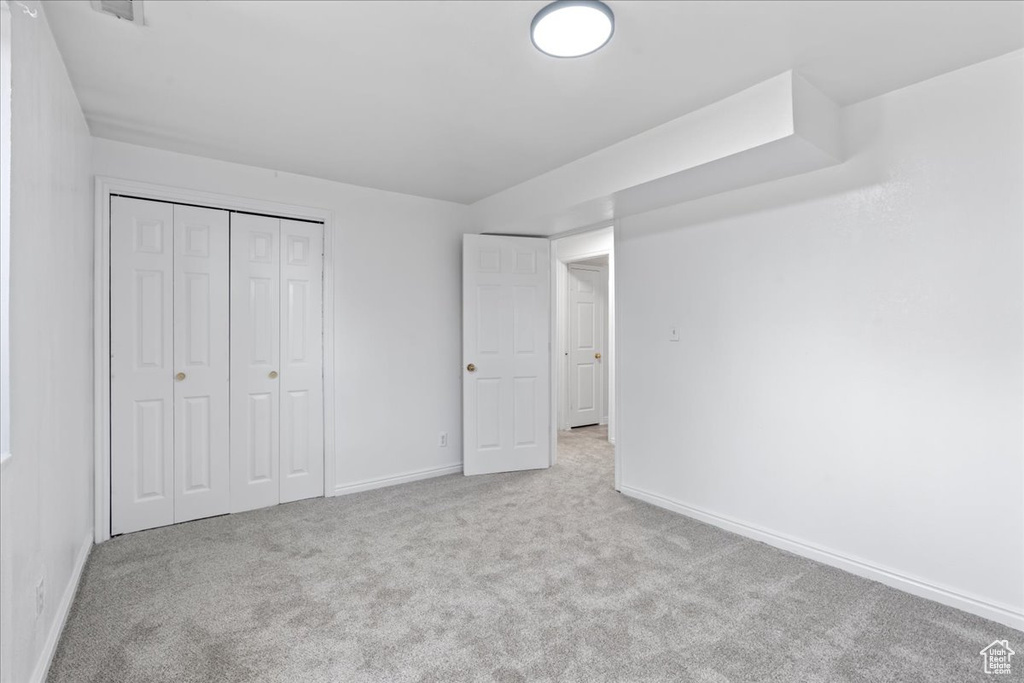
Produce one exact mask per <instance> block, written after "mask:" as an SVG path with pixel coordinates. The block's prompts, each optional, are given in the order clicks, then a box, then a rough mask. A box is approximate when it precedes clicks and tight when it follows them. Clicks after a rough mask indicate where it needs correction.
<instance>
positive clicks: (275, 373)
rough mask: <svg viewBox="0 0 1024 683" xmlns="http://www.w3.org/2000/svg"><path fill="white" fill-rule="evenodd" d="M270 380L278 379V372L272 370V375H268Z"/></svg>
mask: <svg viewBox="0 0 1024 683" xmlns="http://www.w3.org/2000/svg"><path fill="white" fill-rule="evenodd" d="M267 377H269V378H270V379H277V370H271V371H270V374H269V375H267Z"/></svg>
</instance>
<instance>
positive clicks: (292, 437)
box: [280, 220, 324, 503]
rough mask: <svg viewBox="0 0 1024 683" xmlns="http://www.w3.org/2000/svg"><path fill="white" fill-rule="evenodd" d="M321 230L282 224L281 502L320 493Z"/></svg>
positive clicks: (308, 225) (309, 225)
mask: <svg viewBox="0 0 1024 683" xmlns="http://www.w3.org/2000/svg"><path fill="white" fill-rule="evenodd" d="M322 254H323V226H321V225H319V224H316V223H305V222H300V221H289V220H282V221H281V330H282V334H281V377H280V381H281V387H280V390H281V393H280V401H281V459H280V461H281V502H282V503H287V502H290V501H293V500H301V499H303V498H312V497H314V496H322V495H323V494H324V458H323V451H324V422H323V413H324V398H323V373H324V368H323V356H324V354H323V316H322V313H321V311H322V309H323V287H322V281H323V258H322Z"/></svg>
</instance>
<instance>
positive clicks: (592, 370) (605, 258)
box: [551, 226, 619, 490]
mask: <svg viewBox="0 0 1024 683" xmlns="http://www.w3.org/2000/svg"><path fill="white" fill-rule="evenodd" d="M551 255H552V256H551V259H552V268H553V271H554V288H553V290H552V307H551V308H552V329H553V330H554V335H553V336H554V343H553V344H552V352H553V355H552V365H551V367H552V373H553V375H554V381H553V382H552V389H553V391H552V401H551V404H552V420H551V425H552V446H551V453H552V456H551V463H552V464H554V463H555V462H556V461H557V458H558V448H559V438H558V437H559V435H562V436H563V441H564V439H565V437H568V436H569V435H570V434H569V433H571V434H572V435H573V438H574V440H577V441H578V440H579V439H578V438H576V437H579V436H583V435H584V434H585V435H586V436H587V437H588V439H595V438H596V439H599V440H607V441H608V442H609V443H610V444H612V446H614V444H615V335H614V330H615V237H614V228H613V227H612V226H607V227H604V228H599V229H596V230H591V231H587V232H581V233H577V234H573V235H568V236H565V237H561V238H557V239H554V240H552V249H551ZM618 488H619V459H618V454H617V453H616V455H615V489H616V490H618Z"/></svg>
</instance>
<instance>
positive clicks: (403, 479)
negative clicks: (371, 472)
mask: <svg viewBox="0 0 1024 683" xmlns="http://www.w3.org/2000/svg"><path fill="white" fill-rule="evenodd" d="M460 472H462V463H461V462H458V463H455V464H454V465H442V466H441V467H431V468H428V469H425V470H415V471H413V472H406V473H405V474H396V475H394V476H391V477H381V478H380V479H364V480H363V481H357V482H353V483H351V484H338V485H337V486H335V487H334V495H336V496H344V495H347V494H349V493H359V492H360V491H370V490H372V489H382V488H384V487H385V486H397V485H398V484H408V483H409V482H411V481H420V480H421V479H430V478H431V477H443V476H444V475H446V474H459V473H460Z"/></svg>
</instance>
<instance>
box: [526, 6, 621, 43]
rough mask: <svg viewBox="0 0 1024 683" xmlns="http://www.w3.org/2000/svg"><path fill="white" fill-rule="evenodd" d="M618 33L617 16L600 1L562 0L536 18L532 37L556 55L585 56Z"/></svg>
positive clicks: (531, 28) (531, 30) (543, 10)
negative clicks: (616, 30)
mask: <svg viewBox="0 0 1024 683" xmlns="http://www.w3.org/2000/svg"><path fill="white" fill-rule="evenodd" d="M614 32H615V15H613V14H612V10H611V8H609V7H608V5H606V4H604V3H603V2H598V0H558V1H557V2H553V3H551V4H550V5H548V6H547V7H545V8H544V9H542V10H541V11H540V12H537V16H535V17H534V18H533V23H532V24H530V39H531V40H533V44H534V46H535V47H536V48H537V49H538V50H540V51H541V52H543V53H544V54H546V55H551V56H552V57H582V56H583V55H589V54H590V53H592V52H596V51H597V50H600V49H601V48H602V47H604V46H605V44H606V43H607V42H608V41H609V40H611V38H612V33H614Z"/></svg>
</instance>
